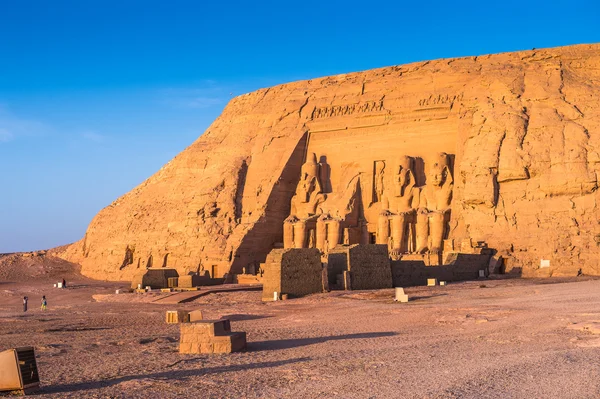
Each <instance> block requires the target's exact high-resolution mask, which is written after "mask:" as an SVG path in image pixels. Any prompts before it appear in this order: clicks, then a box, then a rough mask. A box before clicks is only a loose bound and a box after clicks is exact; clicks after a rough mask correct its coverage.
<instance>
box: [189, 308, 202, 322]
mask: <svg viewBox="0 0 600 399" xmlns="http://www.w3.org/2000/svg"><path fill="white" fill-rule="evenodd" d="M189 316H190V323H193V322H196V321H201V320H203V317H202V311H201V310H192V311H191V312H190V313H189Z"/></svg>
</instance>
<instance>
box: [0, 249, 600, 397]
mask: <svg viewBox="0 0 600 399" xmlns="http://www.w3.org/2000/svg"><path fill="white" fill-rule="evenodd" d="M51 259H52V258H50V260H48V259H46V260H44V261H43V262H42V261H36V260H28V261H27V262H29V263H27V265H26V266H23V265H22V264H21V267H19V268H18V270H20V272H19V273H13V277H12V278H10V279H9V278H3V280H2V281H1V282H0V349H6V348H12V347H18V346H25V345H33V346H35V347H36V349H37V355H38V359H37V360H38V367H39V372H40V376H41V382H42V388H41V390H40V391H39V395H40V396H39V397H41V398H46V397H47V398H81V397H115V398H120V397H128V398H129V397H140V398H142V397H143V398H171V397H203V398H298V397H302V398H306V399H308V398H561V399H564V398H597V397H598V396H600V383H599V381H600V380H599V377H600V362H598V358H599V355H600V335H595V334H594V333H598V332H600V331H598V328H597V327H596V325H595V324H594V321H598V322H600V280H598V279H595V278H589V277H579V278H575V277H568V278H561V279H552V280H543V279H487V280H480V281H471V282H462V283H453V284H450V285H448V286H445V287H440V286H437V287H413V288H407V289H406V292H407V293H408V295H409V297H410V302H409V303H407V304H400V303H395V302H393V295H394V293H393V290H391V289H384V290H375V291H334V292H331V293H324V294H316V295H310V296H307V297H304V298H299V299H291V300H287V301H279V302H267V303H265V302H262V301H261V292H260V291H248V292H233V293H219V294H211V295H208V296H205V297H201V298H199V299H198V300H196V301H195V302H191V303H186V304H181V305H177V306H173V305H158V304H155V303H152V301H153V300H155V299H157V298H159V297H160V296H161V295H167V294H158V293H156V294H119V295H115V294H114V291H115V289H118V288H123V287H125V286H126V285H125V284H121V283H114V282H102V281H93V280H89V279H87V278H85V277H83V276H81V275H79V274H78V272H77V270H76V268H75V267H73V268H72V269H69V265H66V264H62V263H59V264H58V265H57V264H56V263H53V261H52V260H51ZM0 265H1V266H4V269H6V268H7V266H6V263H2V262H0ZM12 266H14V264H13V265H12ZM0 270H2V267H0ZM5 275H6V273H5ZM64 275H66V276H67V283H68V285H69V288H67V289H58V288H53V287H52V284H53V283H54V282H56V281H59V280H58V279H60V276H64ZM44 294H45V295H46V296H47V298H48V305H49V309H48V310H47V311H46V312H42V311H41V310H40V309H39V301H40V299H41V296H42V295H44ZM24 295H27V296H28V297H29V298H30V310H29V311H28V312H27V313H23V312H22V302H21V300H22V297H23V296H24ZM177 308H180V309H187V310H192V309H202V310H203V311H204V312H205V317H206V318H211V319H212V318H220V317H228V318H230V319H231V320H232V329H233V330H234V331H246V332H247V334H248V348H247V350H246V351H245V352H240V353H233V354H229V355H212V356H211V355H181V354H179V353H178V339H179V326H178V325H174V324H166V323H165V312H166V311H167V310H172V309H177Z"/></svg>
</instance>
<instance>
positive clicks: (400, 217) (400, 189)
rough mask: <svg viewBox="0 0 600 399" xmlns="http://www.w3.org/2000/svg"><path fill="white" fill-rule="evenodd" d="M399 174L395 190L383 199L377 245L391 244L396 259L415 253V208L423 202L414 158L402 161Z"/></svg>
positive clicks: (406, 157) (397, 174)
mask: <svg viewBox="0 0 600 399" xmlns="http://www.w3.org/2000/svg"><path fill="white" fill-rule="evenodd" d="M395 172H396V173H395V174H394V175H393V182H392V183H393V184H392V187H390V188H389V189H386V190H385V191H384V195H383V197H382V201H381V213H380V214H379V220H378V223H377V226H378V228H377V237H376V239H377V243H379V244H388V243H389V244H390V250H391V253H392V255H393V256H397V255H399V254H401V253H406V252H409V251H411V250H413V249H414V248H413V245H412V242H409V239H410V238H412V237H414V236H415V232H414V226H415V222H416V220H415V205H416V203H417V202H418V200H419V189H418V188H417V187H416V180H415V176H414V173H413V158H411V157H408V156H402V157H400V160H399V164H398V169H397V170H396V171H395ZM390 227H391V228H390ZM390 233H391V234H390ZM390 235H391V242H390V240H389V238H390Z"/></svg>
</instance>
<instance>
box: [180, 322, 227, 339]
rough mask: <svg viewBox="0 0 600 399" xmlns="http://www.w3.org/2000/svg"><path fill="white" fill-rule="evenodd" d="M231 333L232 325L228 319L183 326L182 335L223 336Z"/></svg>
mask: <svg viewBox="0 0 600 399" xmlns="http://www.w3.org/2000/svg"><path fill="white" fill-rule="evenodd" d="M230 331H231V324H230V322H229V320H227V319H221V320H202V321H196V322H194V323H185V324H182V325H181V334H182V335H184V334H185V335H187V334H190V335H208V336H211V337H214V336H215V335H223V334H226V333H228V332H230Z"/></svg>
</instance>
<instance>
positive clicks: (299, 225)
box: [294, 221, 308, 248]
mask: <svg viewBox="0 0 600 399" xmlns="http://www.w3.org/2000/svg"><path fill="white" fill-rule="evenodd" d="M307 240H308V235H307V234H306V222H302V221H300V222H296V223H295V224H294V248H307V247H308V242H307Z"/></svg>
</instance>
